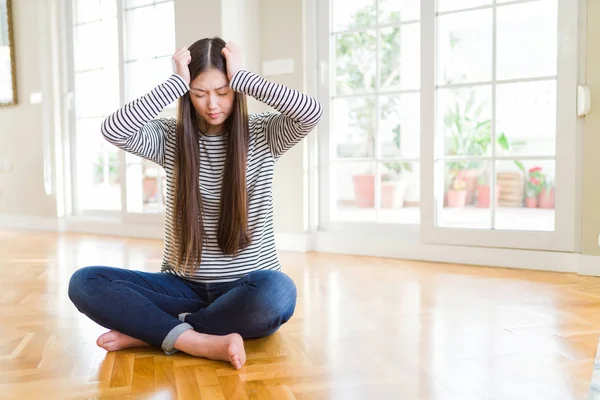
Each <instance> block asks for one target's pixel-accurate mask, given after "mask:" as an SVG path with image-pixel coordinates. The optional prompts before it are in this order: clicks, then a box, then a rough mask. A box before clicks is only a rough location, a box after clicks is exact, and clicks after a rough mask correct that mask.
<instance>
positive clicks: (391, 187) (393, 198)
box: [381, 181, 407, 208]
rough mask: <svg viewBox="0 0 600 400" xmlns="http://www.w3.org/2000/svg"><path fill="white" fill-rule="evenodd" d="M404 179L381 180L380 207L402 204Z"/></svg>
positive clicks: (404, 189) (395, 206) (404, 186)
mask: <svg viewBox="0 0 600 400" xmlns="http://www.w3.org/2000/svg"><path fill="white" fill-rule="evenodd" d="M406 187H407V183H406V182H405V181H383V182H381V208H401V207H402V206H403V205H404V194H405V193H406Z"/></svg>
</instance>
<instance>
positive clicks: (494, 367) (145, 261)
mask: <svg viewBox="0 0 600 400" xmlns="http://www.w3.org/2000/svg"><path fill="white" fill-rule="evenodd" d="M160 257H161V242H160V241H144V240H125V239H118V238H117V239H114V238H108V237H93V236H84V235H75V234H67V235H64V234H63V235H59V234H53V233H31V232H29V233H16V232H0V289H1V290H0V320H1V321H2V323H1V324H0V397H2V398H8V399H50V398H61V399H62V398H119V399H127V398H154V399H169V398H180V399H187V398H194V399H202V400H209V399H409V400H410V399H444V400H453V399H457V400H458V399H460V400H469V399H490V400H491V399H527V400H534V399H544V400H551V399H582V398H585V397H586V393H587V391H588V388H589V384H590V377H591V372H592V367H593V360H594V356H595V353H596V347H597V345H598V336H599V334H600V279H598V278H592V277H581V276H577V275H573V274H559V273H544V272H535V271H524V270H508V269H499V268H483V267H468V266H460V265H444V264H432V263H421V262H407V261H400V260H388V259H376V258H364V257H351V256H341V255H327V254H282V255H281V260H282V263H283V266H284V271H285V272H287V273H288V274H289V275H291V277H292V278H293V279H294V281H295V282H296V284H297V286H298V295H299V299H298V308H297V310H296V314H295V315H294V317H293V318H292V320H291V321H290V322H289V323H288V324H286V325H285V326H284V327H283V328H282V329H281V330H280V331H279V332H278V333H277V334H275V335H274V336H272V337H270V338H268V339H261V340H255V341H248V342H247V343H246V348H247V351H248V363H247V364H246V366H245V367H244V368H243V369H241V370H239V371H235V370H234V369H232V368H231V367H230V365H228V364H226V363H220V362H213V361H207V360H203V359H196V358H193V357H190V356H187V355H185V354H181V353H179V354H176V355H173V356H166V355H164V353H162V352H161V351H159V350H152V349H144V350H140V349H138V350H133V351H127V350H126V351H121V352H116V353H106V352H105V351H104V350H102V349H99V348H98V347H96V345H95V340H96V338H97V336H99V335H100V334H101V333H103V332H105V330H104V329H103V328H101V327H99V326H97V325H95V324H94V323H93V322H91V321H89V320H88V319H87V318H86V317H84V316H83V315H81V314H79V313H78V312H77V311H76V309H75V308H74V307H73V305H72V304H71V302H70V301H69V299H68V297H67V284H68V281H69V277H70V276H71V274H72V273H73V271H75V270H76V269H77V268H80V267H82V266H85V265H111V266H120V267H127V268H132V269H140V270H146V271H157V270H158V268H159V264H160Z"/></svg>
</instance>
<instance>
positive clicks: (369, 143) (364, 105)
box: [335, 4, 402, 158]
mask: <svg viewBox="0 0 600 400" xmlns="http://www.w3.org/2000/svg"><path fill="white" fill-rule="evenodd" d="M375 14H376V13H375V4H372V5H369V6H366V7H363V8H362V9H360V10H358V11H357V12H356V13H355V14H354V15H352V17H351V23H350V24H349V27H348V28H349V29H360V28H361V27H364V26H369V25H372V24H373V23H374V22H375V17H374V16H375ZM390 18H391V19H392V20H398V21H399V20H400V13H399V12H393V13H391V15H390ZM379 32H380V36H379V46H380V47H379V49H380V63H379V68H380V71H379V72H380V77H381V79H382V82H380V87H389V86H390V85H397V84H398V83H399V82H400V71H401V67H402V59H401V47H400V43H401V40H400V37H401V34H400V32H401V31H400V27H390V28H386V29H382V30H380V31H379ZM377 40H378V38H377V36H375V35H373V34H371V33H370V31H357V32H351V33H345V34H340V35H337V36H336V40H335V58H336V67H335V85H336V92H337V93H338V94H342V93H347V94H349V93H360V92H364V91H365V90H366V91H372V90H374V89H375V87H376V86H377V84H376V79H377V69H376V67H377V62H376V60H375V59H374V58H373V55H374V54H372V53H371V52H374V51H375V49H376V48H377V45H378V44H377ZM399 102H400V98H399V97H398V96H390V97H389V98H387V100H386V101H384V102H381V103H380V104H379V111H380V118H382V119H385V118H386V117H387V116H388V115H390V114H391V113H394V112H396V110H397V109H398V107H399ZM348 106H349V120H350V124H351V128H357V129H356V131H358V132H359V135H358V137H350V138H349V139H350V141H352V142H354V143H365V142H366V149H364V148H362V147H360V148H359V149H358V150H355V151H353V152H352V153H349V154H345V156H349V157H356V156H358V157H369V158H371V157H373V156H374V154H375V149H374V146H373V144H374V143H375V140H374V138H375V126H376V125H377V124H376V119H377V108H378V107H377V104H376V99H375V97H374V96H364V97H360V98H359V99H356V100H355V101H349V102H348ZM365 136H366V137H365Z"/></svg>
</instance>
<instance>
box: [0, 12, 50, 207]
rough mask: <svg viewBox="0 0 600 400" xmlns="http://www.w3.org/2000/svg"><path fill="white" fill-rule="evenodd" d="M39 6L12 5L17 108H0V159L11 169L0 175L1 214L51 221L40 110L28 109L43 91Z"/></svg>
mask: <svg viewBox="0 0 600 400" xmlns="http://www.w3.org/2000/svg"><path fill="white" fill-rule="evenodd" d="M38 3H41V2H40V0H32V1H13V2H12V8H13V21H14V27H13V29H14V37H15V45H16V66H17V91H18V96H19V104H18V105H17V106H14V107H0V159H8V160H10V163H11V164H12V169H11V171H10V172H8V173H7V172H4V173H0V191H1V192H2V195H1V196H0V214H14V215H27V216H42V217H52V216H55V215H56V201H55V199H54V197H53V196H49V195H46V193H45V191H44V167H43V154H42V149H43V147H42V138H43V136H42V130H43V119H42V105H40V104H36V105H32V104H29V95H30V94H31V93H32V92H40V91H41V90H42V79H41V77H42V73H43V71H42V68H43V66H44V64H45V63H44V61H43V60H42V56H41V50H42V49H41V43H40V39H39V38H40V33H41V32H40V31H39V30H40V29H42V27H40V25H39V23H38V22H39V20H40V17H42V16H43V15H44V14H43V13H44V11H45V9H44V7H43V5H42V4H38Z"/></svg>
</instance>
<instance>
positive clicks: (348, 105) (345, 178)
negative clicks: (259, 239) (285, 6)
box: [327, 0, 421, 224]
mask: <svg viewBox="0 0 600 400" xmlns="http://www.w3.org/2000/svg"><path fill="white" fill-rule="evenodd" d="M419 7H420V6H419V2H418V1H416V0H413V1H392V0H379V1H377V2H375V1H373V0H353V1H342V0H335V1H333V3H332V26H331V30H330V32H329V38H328V39H329V41H330V43H331V65H332V68H331V72H332V76H331V82H332V83H331V85H330V87H329V88H328V89H329V90H328V94H327V96H328V97H329V98H330V110H331V111H330V112H331V121H333V122H332V123H331V125H330V127H331V135H330V141H331V142H330V143H331V145H330V154H329V158H330V160H329V161H330V163H329V167H330V168H329V182H330V185H329V187H330V192H329V196H331V201H330V205H329V210H328V211H329V216H330V219H331V220H332V221H369V222H375V221H377V222H381V223H390V222H395V223H409V224H417V223H418V222H419V201H420V192H419V190H420V189H419V187H420V181H419V167H420V163H419V158H420V122H419V121H420V100H419V98H420V95H419V89H420V85H421V83H420V32H421V24H420V22H419V16H420V9H419Z"/></svg>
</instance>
